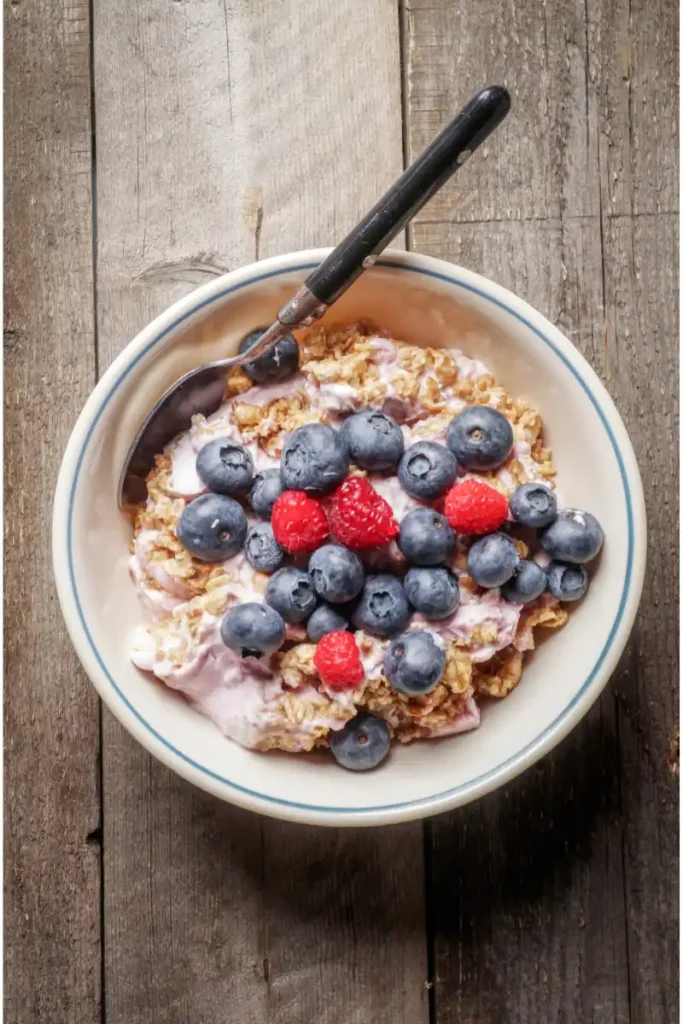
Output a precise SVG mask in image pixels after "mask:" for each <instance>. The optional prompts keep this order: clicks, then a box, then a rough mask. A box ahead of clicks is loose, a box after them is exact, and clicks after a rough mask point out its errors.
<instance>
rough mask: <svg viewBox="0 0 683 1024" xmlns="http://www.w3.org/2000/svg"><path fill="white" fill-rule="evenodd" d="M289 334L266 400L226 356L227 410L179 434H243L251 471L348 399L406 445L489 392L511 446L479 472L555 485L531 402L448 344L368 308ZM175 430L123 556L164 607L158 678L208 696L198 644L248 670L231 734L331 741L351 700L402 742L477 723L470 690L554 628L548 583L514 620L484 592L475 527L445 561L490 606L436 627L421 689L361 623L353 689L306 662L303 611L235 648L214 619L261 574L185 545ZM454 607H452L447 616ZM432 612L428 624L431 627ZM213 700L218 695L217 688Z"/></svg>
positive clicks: (256, 585) (466, 589) (511, 679)
mask: <svg viewBox="0 0 683 1024" xmlns="http://www.w3.org/2000/svg"><path fill="white" fill-rule="evenodd" d="M297 340H298V342H299V347H300V372H299V375H298V376H297V377H295V378H293V379H292V380H291V381H289V382H287V383H286V384H285V385H284V386H278V385H273V389H274V390H273V394H272V398H270V399H269V396H268V386H264V387H260V388H259V389H258V391H255V392H254V394H253V395H252V396H250V395H249V392H250V391H252V389H253V388H254V385H253V382H252V381H251V380H250V379H249V377H247V375H246V374H245V372H244V370H242V369H241V368H239V367H238V368H236V369H233V370H231V371H230V373H229V375H228V378H227V385H226V392H225V401H224V404H223V406H222V407H221V409H220V410H219V411H218V412H217V413H216V414H215V415H214V416H211V417H208V418H205V417H203V416H197V417H195V418H194V420H193V426H192V431H191V432H190V437H189V443H190V445H191V446H192V448H193V449H194V450H195V451H196V450H198V448H199V447H200V446H201V444H202V443H204V442H205V441H207V440H210V439H211V438H213V437H218V436H230V437H234V438H235V439H238V440H240V441H241V442H242V443H244V444H248V445H249V446H250V451H251V452H252V453H253V454H254V459H255V462H256V468H257V471H258V470H259V469H261V468H268V467H269V466H274V465H276V464H277V462H276V461H275V460H277V459H279V457H280V454H281V451H282V446H283V443H284V440H285V438H286V437H287V436H288V435H289V434H290V433H291V432H292V431H294V430H296V429H297V428H298V427H300V426H302V425H304V424H306V423H314V422H322V423H330V424H332V425H333V426H335V427H339V426H340V424H341V421H342V417H343V416H344V415H345V414H347V413H348V412H349V411H350V410H351V409H354V408H362V407H366V406H375V407H379V408H381V407H384V408H385V409H386V411H387V412H389V413H390V414H391V415H394V416H396V418H397V419H398V420H399V422H401V423H402V425H403V431H404V434H405V437H406V443H407V444H409V443H413V442H416V441H419V440H434V441H438V442H440V443H442V444H443V443H445V439H446V432H447V429H448V426H449V424H450V422H451V420H452V418H453V416H454V415H455V414H456V413H457V412H459V411H461V409H463V408H465V406H466V405H468V404H470V405H473V404H474V405H490V406H491V407H493V408H495V409H497V410H498V411H499V412H501V413H502V414H503V415H504V416H506V417H507V419H508V420H509V422H510V423H511V425H512V427H513V433H514V440H515V446H514V448H513V451H512V453H511V454H510V457H509V458H508V459H507V461H506V463H505V464H504V465H503V466H502V467H501V468H500V469H498V470H496V471H495V472H488V473H478V474H476V476H477V478H478V479H483V480H485V481H486V482H487V483H488V484H489V485H490V486H491V487H494V488H495V489H497V490H498V491H499V492H500V493H502V494H504V495H505V496H506V497H509V496H510V494H511V493H512V491H513V490H514V489H515V488H516V487H517V486H518V485H519V484H521V483H525V482H527V481H529V480H532V479H535V480H542V481H544V482H545V483H547V484H548V485H549V486H551V487H552V486H553V478H554V475H555V471H554V468H553V464H552V453H551V451H550V449H548V448H546V447H545V446H544V444H543V436H542V421H541V417H540V415H539V413H538V412H537V411H536V410H535V409H533V408H532V407H531V406H530V405H529V404H528V403H527V402H526V401H524V400H523V399H513V398H511V396H510V395H509V394H508V392H507V390H506V389H505V388H504V387H502V386H501V385H500V384H499V383H498V382H497V381H496V380H495V379H494V377H493V376H492V375H491V374H490V373H488V372H484V371H483V367H482V365H481V364H480V363H477V362H475V361H472V360H468V359H466V358H465V357H461V356H460V354H459V353H457V352H452V351H450V350H441V349H435V348H420V347H416V346H412V345H408V344H406V343H404V342H401V341H396V340H394V339H390V338H388V337H387V336H386V335H385V334H384V333H382V332H381V331H380V330H378V328H377V327H376V326H375V325H372V324H368V323H357V324H354V325H351V326H347V327H333V328H325V327H323V326H320V325H316V326H314V327H312V328H311V329H310V330H308V331H306V332H305V333H304V334H302V335H300V336H298V338H297ZM184 443H185V451H186V454H185V457H186V458H188V457H189V459H190V460H191V459H192V457H193V456H192V448H188V441H187V437H185V439H184ZM178 444H179V442H178V443H177V442H173V443H172V444H171V445H170V446H169V447H168V448H167V449H166V450H165V451H164V452H163V453H161V454H160V455H159V456H158V457H157V459H156V463H155V466H154V468H153V470H152V471H151V473H150V474H149V477H148V479H147V493H148V497H147V501H146V504H145V505H144V506H142V507H141V508H140V509H139V510H138V513H137V517H136V521H135V541H134V543H133V545H132V549H131V550H132V561H131V566H132V571H133V575H134V578H135V580H136V584H137V586H138V589H139V590H140V592H141V593H142V594H144V595H145V596H146V597H147V599H148V603H150V604H151V605H153V606H154V608H155V618H157V620H158V621H155V622H152V623H149V624H147V625H146V627H145V631H146V636H147V639H148V642H149V644H151V649H152V651H153V653H154V658H155V660H153V661H152V662H151V664H152V667H153V670H154V671H155V672H156V673H157V674H158V675H159V676H160V677H161V678H163V679H164V680H165V681H167V682H168V685H172V686H175V687H177V688H178V689H186V692H188V693H190V696H191V699H193V700H194V701H195V703H197V706H198V707H203V706H204V705H203V704H202V700H204V699H205V695H204V694H202V693H199V691H200V690H201V686H200V682H201V679H202V678H203V677H202V676H201V675H197V676H196V681H195V682H193V683H192V686H193V687H194V688H195V689H194V690H191V689H187V687H188V686H189V684H187V683H185V682H184V680H185V678H186V674H187V673H190V676H191V673H192V671H194V668H193V666H195V662H197V664H198V663H199V661H201V658H200V657H199V655H198V651H202V652H205V653H204V654H202V657H208V658H213V659H220V658H223V659H224V669H222V670H221V671H224V673H225V680H227V682H225V685H226V686H228V684H230V685H232V682H231V681H234V680H237V683H239V680H240V678H241V676H240V673H241V674H242V676H244V680H245V681H244V683H239V685H244V686H247V685H248V686H249V694H250V700H251V701H252V703H253V705H254V707H255V708H257V709H258V715H259V716H260V718H259V722H260V725H259V728H258V729H257V730H255V732H254V733H253V734H252V733H250V732H248V731H247V733H246V735H245V736H243V735H242V734H238V731H237V730H236V731H235V734H234V735H233V733H231V732H230V731H229V730H228V729H227V728H226V734H228V735H233V738H236V739H237V740H238V742H244V743H245V745H247V746H252V747H253V748H254V749H257V750H271V749H280V750H287V751H293V752H299V751H305V750H311V749H313V748H315V747H320V746H325V745H326V744H327V741H328V737H329V733H330V730H331V729H336V728H339V727H340V726H341V725H343V724H344V723H345V722H346V721H348V720H349V719H350V718H351V717H352V716H353V715H354V714H355V713H356V711H357V710H359V709H362V710H366V711H370V712H371V713H373V714H375V715H377V716H379V717H380V718H382V719H384V721H386V723H387V724H388V726H389V730H390V732H391V734H392V736H393V737H394V738H395V739H397V740H398V741H399V742H402V743H408V742H412V741H413V740H417V739H424V738H428V737H430V736H435V735H447V734H449V733H453V732H457V731H461V727H462V728H465V727H466V728H473V727H475V726H476V724H477V723H478V712H477V713H476V714H475V713H474V712H476V711H477V709H476V698H477V697H487V698H495V699H502V698H504V697H506V696H507V695H508V694H509V693H510V692H511V691H512V690H513V689H514V688H515V687H516V686H517V685H518V683H519V681H520V679H521V676H522V670H523V665H524V657H525V654H526V652H527V651H531V650H533V648H534V645H535V630H536V629H538V628H544V629H557V628H559V627H560V626H562V625H563V624H564V623H565V622H566V621H567V612H566V611H565V609H564V608H563V607H562V606H560V605H559V604H558V603H557V602H556V601H554V599H552V598H550V597H548V596H547V595H546V596H544V597H542V598H540V599H538V600H537V601H535V602H533V604H531V605H529V606H526V607H524V608H522V610H521V612H519V613H517V612H515V615H514V616H512V619H511V620H510V616H509V615H508V618H507V620H503V619H500V618H498V619H497V618H496V613H495V601H493V603H491V596H490V593H488V592H486V591H484V590H482V588H480V587H478V586H477V584H476V583H474V581H473V580H472V578H471V577H470V576H469V575H468V573H467V552H468V548H469V546H470V539H469V538H463V537H459V538H458V547H457V550H456V555H455V556H454V558H453V561H452V564H451V567H452V569H453V570H454V571H456V572H457V574H458V577H459V585H460V593H461V609H464V611H463V612H462V615H463V616H464V617H463V623H464V622H466V621H467V613H466V609H467V607H468V605H469V604H473V605H474V606H481V607H484V603H485V602H489V604H488V605H487V606H486V607H487V608H488V607H490V608H491V609H493V610H492V611H491V614H490V615H488V614H487V615H485V616H482V618H481V621H476V617H475V619H470V620H469V623H470V624H469V626H462V627H460V628H455V627H454V633H453V634H444V636H445V637H446V639H445V653H446V665H445V669H444V672H443V675H442V677H441V680H440V682H439V683H438V685H437V686H436V687H435V688H434V689H433V690H432V691H431V692H429V693H427V694H425V695H423V696H421V697H408V696H405V695H404V694H401V693H398V692H397V691H396V690H394V688H393V687H392V686H391V685H390V684H389V682H388V681H387V679H386V677H385V675H384V667H383V666H384V663H383V659H384V652H385V650H386V647H387V641H382V640H378V639H375V638H373V637H370V636H368V635H367V634H364V633H362V632H358V633H356V643H357V644H358V647H359V650H360V653H361V657H362V660H363V663H364V666H365V672H366V677H365V680H364V681H363V683H361V684H360V685H359V686H358V687H356V689H355V690H352V691H351V692H350V693H349V692H345V693H336V692H329V691H327V690H326V688H325V687H324V686H323V685H322V684H321V682H320V679H319V677H318V674H317V672H316V669H315V665H314V662H313V655H314V653H315V650H316V646H315V645H314V644H311V643H309V642H308V640H307V638H306V632H305V623H303V624H299V625H292V624H289V625H288V626H287V629H286V640H285V649H282V650H280V651H279V652H278V653H277V654H275V655H273V656H272V658H270V659H268V658H264V659H262V661H261V662H253V659H251V660H248V661H247V662H240V660H239V654H235V652H230V651H228V650H227V648H225V647H224V645H222V644H221V642H220V637H219V626H220V621H221V618H222V616H223V615H224V614H225V612H226V611H227V610H228V609H229V608H230V607H232V606H233V605H234V604H236V603H240V604H244V603H248V602H261V601H263V600H264V595H265V591H266V586H267V583H268V577H267V576H265V575H263V574H259V573H256V572H254V571H253V570H252V569H251V567H250V566H249V565H248V564H247V563H246V561H245V559H244V557H243V556H241V555H240V556H235V558H233V559H232V560H229V561H228V562H226V563H224V564H218V565H215V564H210V563H205V562H201V561H200V560H198V559H196V558H194V557H193V556H191V555H190V554H189V553H188V552H187V551H186V550H185V549H184V547H183V546H182V544H181V543H180V541H179V540H178V537H177V535H176V527H177V523H178V520H179V518H180V515H181V514H182V512H183V509H184V508H185V506H186V503H187V501H189V500H192V497H193V496H194V495H191V494H188V495H187V496H178V494H177V493H175V492H174V491H173V490H172V485H173V480H174V468H177V467H176V462H177V460H179V459H180V454H179V451H180V449H179V448H178ZM188 451H189V456H188V454H187V453H188ZM349 472H350V474H352V475H354V474H358V475H362V476H367V477H368V479H369V480H370V482H371V483H372V482H373V474H371V473H366V471H364V470H361V469H359V468H358V467H356V466H351V467H350V471H349ZM187 486H188V487H189V486H190V485H189V484H188V485H187ZM197 486H199V484H198V485H197ZM197 493H199V492H197ZM404 497H405V496H404ZM408 507H411V506H410V505H409V506H408ZM515 544H516V548H517V551H518V553H519V555H520V557H522V558H530V557H533V553H532V551H531V550H530V547H529V544H528V543H527V542H526V540H521V539H519V538H515ZM164 602H166V603H164ZM508 608H509V606H508ZM458 614H459V612H458V611H456V612H455V613H454V616H453V619H454V622H456V623H457V620H458ZM517 614H518V618H515V616H517ZM510 621H511V622H512V625H510ZM506 623H507V625H506ZM437 625H438V624H436V623H428V624H427V627H428V628H434V629H435V630H437ZM413 628H418V627H417V626H414V627H413ZM419 628H426V627H424V626H420V627H419ZM437 631H438V630H437ZM206 652H208V653H206ZM148 653H149V652H147V654H148ZM145 656H147V655H145ZM139 657H140V659H141V660H144V659H143V656H142V655H139ZM138 663H139V662H138ZM222 664H223V663H222ZM146 666H147V662H145V667H146ZM197 671H199V670H197ZM231 673H232V675H231ZM235 673H236V674H235ZM184 674H185V675H184ZM192 678H193V679H194V678H195V677H192ZM221 678H222V677H221ZM175 679H177V680H178V681H177V682H174V681H173V680H175ZM237 683H236V685H237ZM230 692H231V693H232V691H230ZM207 699H208V698H207ZM211 700H213V701H215V700H216V697H215V694H214V696H212V697H211ZM207 706H208V705H207ZM473 708H474V711H473ZM207 713H209V714H211V712H210V711H207ZM255 713H256V712H255ZM222 727H223V725H222Z"/></svg>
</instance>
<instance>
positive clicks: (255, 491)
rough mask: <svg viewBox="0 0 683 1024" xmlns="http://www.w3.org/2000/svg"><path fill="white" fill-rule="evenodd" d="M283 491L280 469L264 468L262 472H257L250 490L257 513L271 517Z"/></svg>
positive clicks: (250, 497) (251, 500)
mask: <svg viewBox="0 0 683 1024" xmlns="http://www.w3.org/2000/svg"><path fill="white" fill-rule="evenodd" d="M283 491H284V487H283V486H282V477H281V476H280V470H279V469H264V470H263V472H262V473H257V474H256V476H255V477H254V482H253V484H252V485H251V491H250V492H249V503H250V505H251V507H252V508H253V510H254V512H255V513H256V515H257V516H261V517H262V518H263V519H270V517H271V516H272V514H273V505H274V504H275V502H276V501H277V499H278V498H279V497H280V495H281V494H282V492H283Z"/></svg>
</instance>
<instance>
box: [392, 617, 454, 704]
mask: <svg viewBox="0 0 683 1024" xmlns="http://www.w3.org/2000/svg"><path fill="white" fill-rule="evenodd" d="M445 667H446V655H445V654H444V652H443V651H442V650H441V648H440V647H438V646H437V644H436V641H435V640H434V634H433V633H427V632H424V631H423V630H416V631H415V632H414V633H401V635H400V636H397V637H396V638H395V639H394V640H392V641H391V643H390V644H389V647H388V649H387V653H386V654H385V655H384V671H385V672H386V675H387V679H388V680H389V682H390V683H391V685H392V686H393V688H394V689H395V690H398V692H399V693H405V694H406V696H408V697H418V696H421V695H422V694H423V693H429V691H430V690H433V689H434V687H435V686H436V685H437V683H438V682H439V680H440V679H441V676H442V675H443V671H444V669H445Z"/></svg>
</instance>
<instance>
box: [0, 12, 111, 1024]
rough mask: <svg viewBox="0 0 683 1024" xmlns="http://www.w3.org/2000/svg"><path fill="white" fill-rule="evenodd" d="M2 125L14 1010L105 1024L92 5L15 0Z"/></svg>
mask: <svg viewBox="0 0 683 1024" xmlns="http://www.w3.org/2000/svg"><path fill="white" fill-rule="evenodd" d="M5 125H6V129H7V130H6V135H5V138H6V163H5V275H6V276H5V335H4V344H5V840H4V848H5V989H4V1006H5V1014H6V1017H5V1019H6V1020H8V1021H10V1020H11V1021H12V1022H13V1024H23V1022H26V1024H29V1022H31V1024H33V1022H42V1021H45V1022H50V1024H52V1022H57V1021H59V1022H62V1021H63V1022H65V1024H66V1022H74V1024H88V1022H93V1024H94V1022H95V1021H98V1022H99V1020H100V847H99V843H98V841H97V836H96V830H97V828H98V824H99V816H100V804H99V780H98V776H99V772H98V757H99V716H98V708H97V701H96V698H95V694H94V691H93V690H92V688H91V687H90V685H89V683H88V682H87V680H86V678H85V676H84V674H83V672H82V671H81V669H80V667H79V665H78V662H77V659H76V655H75V654H74V652H73V650H72V649H71V645H70V642H69V640H68V638H67V635H66V630H65V628H64V625H63V623H62V618H61V615H60V612H59V607H58V604H57V596H56V593H55V589H54V583H53V581H52V571H51V554H50V517H51V506H52V494H53V491H54V487H55V483H56V477H57V470H58V468H59V462H60V459H61V455H62V451H63V449H64V446H65V444H66V441H67V438H68V436H69V433H70V431H71V428H72V426H73V423H74V421H75V419H76V416H77V414H78V412H79V411H80V407H81V405H82V404H83V402H84V401H85V399H86V397H87V394H88V392H89V390H90V389H91V387H92V385H93V383H94V378H95V346H94V306H93V270H92V231H91V202H92V196H91V189H90V181H91V150H90V45H89V19H88V6H87V4H85V5H84V4H79V3H68V2H56V3H55V2H52V3H49V2H47V0H36V2H35V3H31V4H18V3H12V4H7V5H6V7H5ZM89 837H91V838H89Z"/></svg>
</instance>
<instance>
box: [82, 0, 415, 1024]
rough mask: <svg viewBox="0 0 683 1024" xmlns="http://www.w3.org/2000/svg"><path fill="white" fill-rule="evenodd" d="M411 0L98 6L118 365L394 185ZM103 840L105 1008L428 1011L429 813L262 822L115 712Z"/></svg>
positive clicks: (103, 205)
mask: <svg viewBox="0 0 683 1024" xmlns="http://www.w3.org/2000/svg"><path fill="white" fill-rule="evenodd" d="M397 15H398V12H397V8H396V5H395V3H394V0H369V2H368V3H366V4H363V5H358V4H354V3H352V2H351V0H348V2H345V3H339V4H336V5H333V6H330V5H329V4H323V3H322V2H320V0H306V2H305V3H304V2H299V0H284V2H281V3H279V4H245V3H243V2H240V0H226V3H225V4H223V3H222V2H220V0H206V2H205V3H202V4H188V3H174V4H167V3H165V2H161V0H150V2H148V3H146V4H144V5H137V6H136V5H131V4H129V3H126V2H125V0H114V2H110V3H108V4H103V5H100V6H98V7H97V9H96V18H95V25H94V32H95V84H96V98H97V154H98V177H97V198H98V206H97V209H98V279H97V284H98V299H99V301H98V324H99V338H100V353H101V361H102V365H103V366H104V365H106V363H107V362H109V361H110V359H111V358H112V357H113V356H114V355H115V354H116V352H118V351H119V350H120V348H121V347H122V345H123V344H124V343H125V342H126V341H127V340H128V339H129V338H130V337H132V336H133V334H134V333H135V332H136V331H137V330H138V329H139V328H140V327H141V326H143V325H144V324H145V323H146V322H147V321H148V320H149V319H150V318H151V317H152V316H153V315H154V314H156V313H157V312H159V311H160V310H161V309H163V308H164V307H165V306H166V305H167V304H168V303H169V302H170V301H172V300H173V299H174V298H177V297H178V296H179V295H182V294H185V293H186V292H187V291H188V290H190V289H191V288H192V287H194V286H195V285H196V284H198V283H201V282H202V280H204V279H206V275H207V274H215V273H217V272H221V271H222V270H223V269H227V268H232V267H235V266H237V265H240V264H244V263H247V262H249V261H251V260H253V259H254V258H257V257H264V256H267V255H272V254H274V253H277V252H284V251H287V250H292V249H297V248H302V247H305V246H307V245H317V244H328V243H332V242H334V241H335V240H337V239H338V238H339V237H340V236H341V235H342V233H343V232H344V231H345V230H347V229H348V228H349V227H350V226H351V225H352V224H353V223H354V221H355V220H356V219H357V217H358V216H359V215H360V214H362V213H363V212H364V210H365V208H366V207H367V205H368V203H369V202H370V201H371V200H372V199H374V198H375V197H376V195H377V194H379V192H380V190H381V189H382V188H384V187H386V186H387V185H388V184H389V182H390V181H391V180H392V178H393V177H394V176H395V175H396V173H397V172H398V171H399V170H400V167H401V160H402V152H401V112H400V72H399V49H398V17H397ZM368 39H372V40H373V41H374V42H373V46H372V47H371V48H369V47H368V45H367V41H368ZM369 142H370V143H371V144H370V145H369V144H368V143H369ZM104 851H105V879H106V891H105V956H106V979H107V1020H108V1022H109V1024H112V1022H114V1024H115V1022H118V1021H121V1022H124V1021H125V1024H134V1022H154V1024H156V1022H158V1021H160V1020H163V1021H164V1024H173V1022H186V1021H188V1020H191V1021H192V1022H193V1024H194V1022H195V1021H197V1022H201V1024H211V1022H220V1024H224V1022H225V1021H247V1020H248V1021H254V1022H257V1021H264V1022H265V1021H268V1022H269V1024H270V1022H273V1024H275V1022H281V1024H289V1022H291V1024H295V1022H296V1024H299V1022H300V1021H309V1020H310V1021H315V1022H316V1024H326V1022H329V1024H331V1022H333V1021H334V1022H336V1021H338V1020H340V1019H343V1020H344V1021H345V1024H361V1022H365V1021H368V1020H378V1021H384V1020H386V1021H392V1024H393V1022H396V1024H400V1022H402V1021H403V1022H406V1024H416V1022H420V1021H423V1020H426V1016H427V1002H426V993H425V989H424V981H425V979H426V952H425V951H426V943H425V935H424V904H423V893H424V890H423V875H422V832H421V826H420V825H419V824H416V825H414V826H409V827H408V828H404V829H396V830H386V831H377V832H363V833H345V832H343V831H340V830H329V831H328V830H324V831H320V830H314V829H310V828H299V827H295V826H292V825H280V824H277V823H275V822H272V821H267V820H260V819H258V818H256V817H255V816H252V815H249V814H246V813H244V812H240V811H237V810H235V809H234V808H230V807H227V806H223V805H221V804H219V803H217V802H216V801H214V800H212V799H210V798H208V797H206V796H204V795H202V794H201V793H198V792H197V791H195V790H193V789H191V788H190V787H189V786H187V785H186V784H185V783H183V782H181V781H180V780H178V779H176V778H174V777H173V776H171V775H170V774H169V772H167V771H166V769H164V768H162V767H161V766H160V765H158V764H156V763H155V762H153V761H152V760H151V759H150V758H149V757H148V756H147V755H146V754H145V753H144V752H143V751H142V750H141V749H139V748H138V747H137V746H136V745H135V744H134V742H133V741H132V740H131V739H129V737H128V736H127V735H126V734H125V733H124V732H123V731H122V730H121V728H120V727H119V726H118V725H117V724H116V723H115V722H114V721H113V720H112V719H111V718H110V717H109V716H108V715H107V716H105V720H104Z"/></svg>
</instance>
